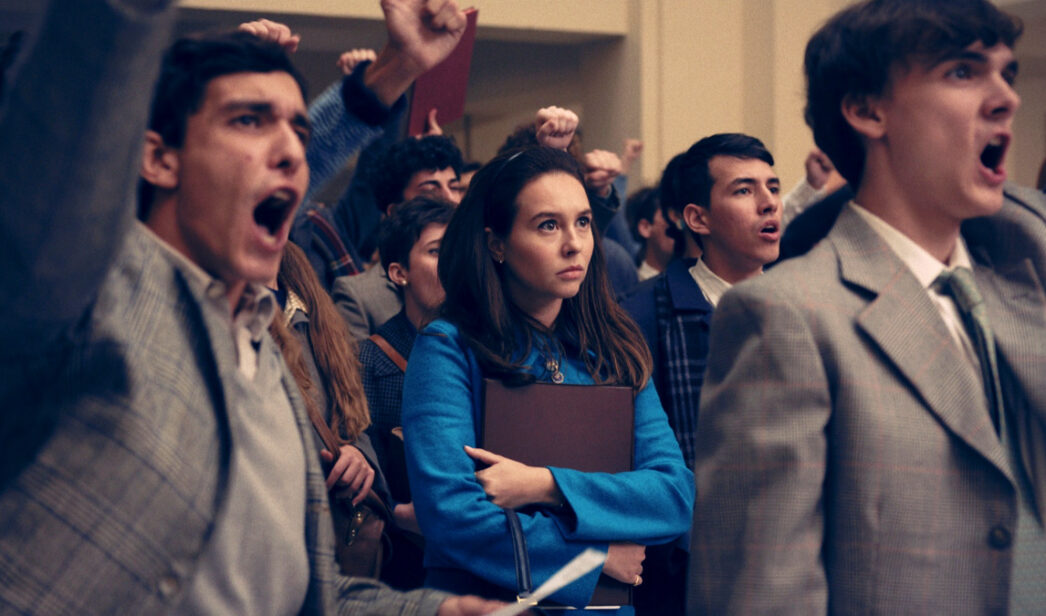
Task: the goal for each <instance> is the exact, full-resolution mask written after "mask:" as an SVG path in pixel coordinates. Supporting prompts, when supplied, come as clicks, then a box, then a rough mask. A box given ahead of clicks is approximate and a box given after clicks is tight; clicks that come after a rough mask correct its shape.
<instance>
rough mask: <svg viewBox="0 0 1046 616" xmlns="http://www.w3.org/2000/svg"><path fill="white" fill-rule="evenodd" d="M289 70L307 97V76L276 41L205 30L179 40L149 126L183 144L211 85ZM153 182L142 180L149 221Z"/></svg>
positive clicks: (143, 212)
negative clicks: (230, 77)
mask: <svg viewBox="0 0 1046 616" xmlns="http://www.w3.org/2000/svg"><path fill="white" fill-rule="evenodd" d="M275 72H284V73H288V74H289V75H290V76H291V77H293V78H294V81H295V82H297V84H298V87H299V88H300V89H301V96H302V99H305V100H308V88H307V86H306V84H305V78H304V77H302V75H301V73H299V72H298V69H296V68H295V67H294V64H292V63H291V60H290V57H288V56H287V52H286V51H284V49H283V48H282V47H281V46H280V45H279V44H277V43H274V42H271V41H265V40H262V39H260V38H258V37H257V36H254V35H253V34H250V33H247V32H241V31H233V32H220V33H206V34H202V35H197V36H191V37H185V38H181V39H178V40H177V41H175V42H174V44H173V45H171V47H170V48H169V49H168V50H167V53H166V54H164V57H163V62H162V64H161V65H160V75H159V77H158V78H157V81H156V89H155V91H154V92H153V102H152V108H151V110H150V113H149V129H151V130H154V131H156V132H157V133H159V135H160V137H162V138H163V142H164V144H165V145H167V146H170V147H175V148H177V147H181V146H182V144H183V143H184V142H185V129H186V125H187V123H188V120H189V116H191V115H192V114H194V113H196V112H197V111H199V110H200V106H201V105H202V104H203V100H204V93H205V92H206V91H207V86H208V85H209V84H210V83H211V81H213V80H214V79H216V78H218V77H222V76H224V75H231V74H233V73H275ZM153 192H154V189H153V186H152V184H149V183H148V182H146V181H144V180H140V181H139V182H138V217H139V218H140V219H143V220H144V219H145V218H146V217H147V216H148V213H149V208H150V207H151V206H152V200H153Z"/></svg>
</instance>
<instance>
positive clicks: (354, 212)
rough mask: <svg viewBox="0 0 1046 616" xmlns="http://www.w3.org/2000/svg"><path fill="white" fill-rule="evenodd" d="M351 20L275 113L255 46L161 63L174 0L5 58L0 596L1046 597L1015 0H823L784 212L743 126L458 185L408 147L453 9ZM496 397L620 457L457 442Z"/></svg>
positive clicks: (517, 164) (45, 602) (762, 151)
mask: <svg viewBox="0 0 1046 616" xmlns="http://www.w3.org/2000/svg"><path fill="white" fill-rule="evenodd" d="M382 8H383V11H384V15H385V23H386V27H387V36H388V40H387V44H386V45H385V47H383V48H382V49H380V50H379V51H377V52H375V51H370V50H359V49H357V50H352V51H349V52H346V53H345V54H343V55H342V56H341V57H340V58H338V60H337V65H338V66H339V67H340V69H341V71H342V74H341V76H340V78H339V79H337V80H336V81H335V82H334V83H333V84H331V85H330V86H329V87H328V88H326V89H325V90H324V91H323V92H322V93H320V94H319V95H318V96H317V97H316V98H315V99H313V100H312V103H311V104H309V105H306V101H307V100H308V95H307V91H306V86H305V83H304V80H303V79H302V78H301V75H300V73H299V72H298V71H297V69H296V68H295V66H294V64H293V61H292V56H293V53H294V51H295V50H296V49H297V47H298V45H299V43H300V38H299V37H298V36H297V35H296V34H294V33H293V32H292V30H291V29H290V28H288V27H287V26H285V25H283V24H280V23H276V22H273V21H269V20H264V19H263V20H258V21H254V22H249V23H245V24H242V25H240V26H239V27H238V28H234V29H232V30H230V31H228V32H217V33H203V34H199V35H193V36H189V37H184V38H180V39H177V40H175V41H173V42H171V40H170V38H171V31H172V26H173V23H174V20H175V17H176V10H175V7H174V2H173V0H89V1H85V0H50V1H49V2H47V3H46V5H45V7H43V15H42V17H41V20H40V22H39V24H38V25H39V29H38V31H36V32H33V33H31V34H30V35H29V36H28V38H26V37H25V36H24V35H21V34H20V35H19V36H18V37H16V39H12V43H11V44H10V45H9V46H8V47H7V48H5V49H4V51H3V54H2V57H3V58H4V61H3V63H2V65H0V70H2V73H0V135H3V139H2V140H0V185H2V186H4V187H5V189H6V193H7V197H6V198H5V200H4V202H3V205H2V206H0V254H3V257H4V258H3V263H4V266H3V267H2V268H0V284H2V288H3V289H6V290H7V292H6V299H7V301H6V302H5V318H3V319H0V323H2V324H3V325H2V326H0V349H2V351H0V358H2V359H0V366H2V373H3V375H4V376H3V378H2V379H0V402H2V404H3V411H2V412H0V613H20V614H52V613H53V614H68V613H77V614H95V613H98V614H101V613H179V614H294V613H307V614H313V613H320V614H330V613H339V614H340V613H346V614H379V615H381V614H440V615H444V616H447V615H454V614H460V615H469V614H487V613H491V612H493V611H495V610H498V609H500V608H503V607H505V606H507V605H508V604H510V603H513V602H515V601H517V600H521V601H524V602H527V593H528V592H529V591H530V590H531V589H532V586H531V581H530V578H531V577H532V578H533V580H534V582H535V583H534V584H533V586H537V585H539V584H541V583H542V582H544V581H545V580H547V579H549V578H550V577H552V575H553V574H554V573H555V572H556V571H557V570H559V569H560V568H562V567H563V566H564V565H566V564H567V563H568V562H570V561H571V560H572V559H573V558H574V557H576V556H578V555H580V554H582V553H583V552H585V551H586V550H588V549H590V548H591V549H595V550H597V551H598V552H600V553H601V554H602V556H601V558H602V564H601V566H599V567H597V568H596V569H594V570H592V571H590V572H588V573H585V574H583V575H581V576H580V577H577V578H576V579H573V580H572V581H570V582H569V583H566V584H565V585H564V586H563V587H562V588H560V589H558V590H557V591H556V592H554V593H553V594H552V595H551V596H550V597H549V598H548V599H547V600H546V601H547V602H543V603H541V604H539V605H530V604H528V607H529V609H530V610H531V612H532V613H544V612H545V611H546V610H557V609H562V608H563V607H568V608H576V609H581V610H585V609H586V608H589V609H590V610H593V611H595V610H599V612H600V613H603V612H606V611H608V610H609V611H610V613H621V614H638V615H640V616H660V615H666V616H671V615H682V614H712V615H718V614H736V613H745V614H748V613H801V614H810V613H832V614H835V613H870V614H895V613H913V614H922V613H948V614H996V613H1010V614H1034V613H1041V610H1042V606H1043V605H1046V585H1044V584H1043V582H1042V579H1041V573H1042V571H1043V570H1044V569H1043V567H1044V566H1046V527H1044V524H1043V520H1044V516H1046V382H1044V381H1043V379H1042V378H1041V368H1042V367H1043V366H1044V365H1046V287H1044V282H1043V281H1044V280H1046V197H1044V195H1043V194H1042V193H1041V192H1039V191H1037V190H1035V189H1028V188H1023V187H1020V186H1017V185H1015V184H1014V183H1012V182H1009V181H1007V176H1006V172H1005V159H1006V154H1007V152H1008V150H1009V149H1010V147H1011V142H1012V139H1013V135H1012V120H1013V117H1014V114H1015V113H1016V112H1017V109H1018V107H1019V106H1020V98H1019V97H1018V96H1017V94H1016V92H1015V90H1014V82H1015V79H1016V76H1017V72H1018V65H1017V61H1016V60H1015V57H1014V47H1015V45H1016V43H1017V41H1018V39H1019V38H1020V36H1021V31H1022V26H1021V23H1020V22H1019V21H1018V20H1017V19H1015V18H1013V17H1011V16H1009V15H1007V14H1006V13H1004V12H1002V11H1001V10H1000V9H998V8H997V7H995V6H994V5H993V4H991V3H990V2H989V1H988V0H917V1H916V0H862V1H860V2H857V3H855V4H851V5H849V6H847V7H845V8H843V9H842V10H840V11H839V12H838V13H837V14H835V15H834V16H833V17H831V18H830V19H829V20H828V21H827V22H826V23H825V24H824V25H823V26H822V27H821V28H820V29H819V30H818V31H817V32H816V33H815V34H814V35H813V36H812V38H811V39H810V41H809V43H808V45H807V48H806V54H805V58H804V70H805V73H806V79H807V105H806V112H805V120H806V122H807V124H808V125H809V126H810V128H811V130H812V133H813V138H814V141H815V143H816V144H817V148H816V149H814V150H813V151H811V152H810V154H809V156H808V157H807V159H806V161H805V167H806V174H805V177H804V178H803V179H802V180H801V181H800V182H799V183H798V185H797V186H796V187H795V188H793V189H792V190H791V191H789V192H788V193H787V194H784V193H783V191H782V185H781V181H780V179H779V178H778V176H777V174H776V172H775V171H774V157H773V155H772V154H771V152H770V150H769V149H768V148H767V146H766V144H764V143H763V142H762V141H761V140H760V139H759V138H758V137H757V136H752V135H746V134H741V133H728V132H722V133H717V134H713V135H708V136H695V138H696V139H695V141H694V143H693V145H692V146H690V147H689V148H688V149H687V150H686V151H684V152H681V153H679V154H677V155H676V156H674V157H673V158H672V159H671V160H670V161H669V162H668V163H667V165H666V166H665V168H664V170H663V171H662V173H661V174H660V179H659V181H658V182H657V184H656V185H654V186H638V185H636V184H637V183H636V182H634V181H631V182H630V176H632V177H633V178H634V174H630V173H629V171H630V168H631V166H632V164H633V163H634V162H635V160H636V159H637V158H638V157H639V156H640V155H641V152H642V142H641V141H639V140H637V139H628V140H626V141H625V142H624V144H623V147H622V150H621V152H620V154H617V153H614V152H609V151H605V150H591V151H587V152H586V151H585V150H584V149H583V147H582V145H581V141H580V130H579V122H580V119H579V117H578V115H577V114H576V113H575V112H573V111H571V110H569V109H565V108H561V107H557V106H549V107H545V108H542V109H539V110H537V111H536V112H535V114H534V118H533V120H532V121H530V122H527V123H525V124H523V125H521V126H519V127H518V128H517V129H516V130H515V131H514V132H513V133H512V134H510V135H508V136H506V139H505V142H504V145H503V146H502V147H501V148H500V150H499V151H498V153H497V154H496V156H495V157H494V158H493V159H492V160H490V161H488V162H485V163H480V162H472V161H468V160H466V158H465V157H464V156H463V155H462V152H461V151H460V149H459V148H458V146H457V144H456V143H455V141H454V139H452V138H449V137H447V136H445V135H444V134H443V133H442V130H441V128H440V127H439V125H438V122H437V120H438V118H437V117H435V115H434V114H430V116H429V122H428V130H427V131H426V133H425V134H423V135H419V136H409V137H404V136H402V135H400V134H399V133H398V132H397V128H396V127H397V126H399V125H400V124H401V122H400V120H401V118H402V115H403V114H404V112H405V107H406V103H405V96H404V94H405V92H406V91H407V89H408V88H409V87H410V85H411V84H412V83H413V81H414V80H415V79H416V78H417V77H418V76H420V75H421V74H423V73H425V72H426V71H427V70H428V69H430V68H432V67H433V66H435V65H437V64H439V63H440V62H441V61H442V60H443V59H444V58H445V57H446V56H447V55H448V54H449V53H450V52H451V51H452V50H453V49H454V48H455V46H456V45H457V43H458V41H459V39H460V38H461V36H462V33H463V31H464V29H465V23H466V18H465V15H464V13H463V12H462V11H461V10H460V8H459V7H458V5H457V3H456V2H455V1H454V0H428V1H422V0H384V1H383V2H382ZM84 24H90V27H83V26H84ZM23 39H26V40H23ZM26 41H28V42H26ZM70 58H75V59H76V61H75V62H70V61H69V60H70ZM143 136H144V139H143ZM697 137H699V138H697ZM353 159H354V160H355V161H356V162H355V170H354V175H353V178H352V181H351V183H350V185H349V187H348V189H347V190H346V192H345V193H344V196H343V197H342V198H341V199H340V200H338V201H337V202H336V203H333V204H321V203H317V202H316V201H315V200H314V196H315V195H316V194H318V193H319V191H320V189H322V188H323V186H324V185H326V183H327V182H328V181H329V180H330V179H331V178H332V176H333V175H334V174H336V173H338V172H339V170H341V169H343V168H344V167H345V166H346V165H347V163H348V162H349V161H350V160H353ZM491 382H500V383H501V384H504V385H506V386H508V387H509V388H512V389H515V388H519V391H523V390H525V388H530V387H537V386H544V385H550V386H551V387H552V388H553V389H552V390H551V391H553V392H555V391H563V390H556V389H555V387H556V386H564V387H567V386H583V387H582V389H584V390H585V391H586V392H595V391H597V390H595V389H589V388H590V387H591V388H597V387H607V388H613V387H616V388H624V389H625V390H626V391H628V392H630V397H631V400H632V407H631V413H632V415H631V418H630V419H629V420H628V422H629V424H630V434H631V437H630V439H631V444H630V456H629V457H630V459H631V464H630V468H631V470H628V471H623V472H597V471H593V470H580V469H577V468H568V467H560V466H555V465H548V466H545V465H541V464H533V463H531V464H527V463H525V462H524V461H520V460H517V459H513V458H512V457H506V456H505V455H503V452H499V451H497V450H496V449H493V448H489V449H488V448H485V447H484V442H483V429H484V417H485V413H486V409H485V404H486V402H485V394H486V389H487V388H488V387H489V386H490V385H489V384H490V383H491ZM552 395H556V394H552ZM570 412H571V409H570V408H562V409H561V413H562V417H563V421H565V422H569V421H570ZM602 418H603V415H600V419H602ZM609 421H610V420H609V419H608V422H609ZM592 438H593V439H595V449H597V450H598V448H599V446H600V441H599V440H598V439H599V438H600V437H599V436H598V435H595V434H594V435H593V437H592ZM557 446H559V447H571V443H562V444H557ZM605 588H616V589H621V590H623V592H624V594H623V595H621V594H618V595H614V596H616V597H624V599H620V600H615V602H613V603H612V604H609V605H608V604H606V603H605V602H602V600H601V599H599V600H597V597H599V596H602V595H601V594H600V593H601V592H602V590H604V589H605Z"/></svg>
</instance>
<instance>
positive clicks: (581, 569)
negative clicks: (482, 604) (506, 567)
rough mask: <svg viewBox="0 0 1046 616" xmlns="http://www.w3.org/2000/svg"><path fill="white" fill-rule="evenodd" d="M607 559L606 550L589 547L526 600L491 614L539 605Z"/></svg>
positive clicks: (503, 615) (503, 614)
mask: <svg viewBox="0 0 1046 616" xmlns="http://www.w3.org/2000/svg"><path fill="white" fill-rule="evenodd" d="M606 559H607V554H606V552H600V551H599V550H594V549H592V548H588V549H586V550H585V551H584V552H582V553H580V554H578V555H577V556H575V557H574V559H573V560H571V561H570V562H568V563H567V564H565V565H563V568H562V569H560V570H559V571H556V572H555V573H553V574H552V577H550V578H548V580H547V581H546V582H545V583H544V584H542V585H541V586H538V588H537V590H535V591H534V594H532V595H530V596H529V597H527V600H526V601H521V602H519V603H513V604H511V605H506V606H505V607H503V608H501V609H500V610H498V611H496V612H492V613H491V614H490V615H489V616H514V615H515V614H519V613H520V612H524V611H526V610H528V609H530V608H531V607H533V606H535V605H537V604H538V602H539V601H541V600H542V599H544V598H545V597H548V596H549V595H551V594H552V593H554V592H556V591H557V590H559V589H560V588H563V587H564V586H566V585H567V584H570V583H571V582H573V581H574V580H576V579H578V578H579V577H581V576H583V575H585V574H586V573H588V572H589V571H592V570H593V569H595V568H596V567H599V566H601V565H602V564H603V561H605V560H606Z"/></svg>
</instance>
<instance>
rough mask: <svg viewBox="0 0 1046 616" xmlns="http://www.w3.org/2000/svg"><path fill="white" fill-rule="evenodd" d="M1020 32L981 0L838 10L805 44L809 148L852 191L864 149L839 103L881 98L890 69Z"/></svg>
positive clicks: (1009, 39) (887, 1)
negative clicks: (811, 137) (826, 160)
mask: <svg viewBox="0 0 1046 616" xmlns="http://www.w3.org/2000/svg"><path fill="white" fill-rule="evenodd" d="M1021 31H1022V25H1021V22H1020V20H1019V19H1017V18H1015V17H1012V16H1010V15H1007V14H1006V13H1003V12H1002V11H1000V10H999V9H998V8H996V7H995V6H994V5H993V4H992V3H991V2H989V1H988V0H865V1H864V2H860V3H858V4H855V5H853V6H850V7H848V8H846V9H844V10H842V11H840V12H839V13H837V14H836V15H835V16H834V17H832V18H831V19H830V20H829V21H828V22H827V23H825V25H824V26H822V27H821V29H820V30H818V31H817V32H816V33H815V34H814V35H813V36H812V37H811V38H810V42H809V43H807V45H806V56H805V61H804V68H805V71H806V87H807V90H806V111H805V117H806V123H807V124H808V125H809V126H810V128H811V129H813V134H814V141H815V142H816V143H817V147H819V148H821V150H822V151H823V152H824V153H825V154H827V155H828V157H829V158H831V159H832V163H833V164H834V165H835V167H836V169H838V170H839V173H840V174H842V176H843V177H844V178H846V180H847V181H848V182H849V183H850V185H851V186H853V187H854V189H855V190H856V189H857V187H858V186H859V185H860V182H861V176H862V174H863V172H864V162H865V152H864V147H863V145H862V143H861V139H860V138H859V136H858V134H857V132H856V131H854V129H853V127H851V126H850V124H849V122H847V121H846V119H845V118H844V117H843V115H842V112H841V107H842V103H843V101H844V100H846V99H847V98H851V99H856V100H860V99H864V98H867V97H875V96H879V95H882V94H884V93H887V92H889V87H890V75H891V71H893V70H895V69H896V68H898V67H899V68H902V69H907V68H909V67H910V66H911V63H912V62H918V63H920V64H923V65H925V66H927V67H931V66H934V65H936V64H937V63H939V62H941V61H942V60H943V59H945V58H947V57H949V56H951V55H953V54H955V53H956V52H958V51H961V50H963V49H965V48H966V47H969V46H970V45H971V44H973V43H975V42H977V41H980V42H982V43H983V44H984V45H985V46H987V47H991V46H993V45H996V44H997V43H1000V42H1001V43H1003V44H1004V45H1006V46H1008V47H1013V46H1014V44H1015V43H1016V42H1017V39H1019V38H1020V35H1021Z"/></svg>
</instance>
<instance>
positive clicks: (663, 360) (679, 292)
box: [622, 259, 712, 468]
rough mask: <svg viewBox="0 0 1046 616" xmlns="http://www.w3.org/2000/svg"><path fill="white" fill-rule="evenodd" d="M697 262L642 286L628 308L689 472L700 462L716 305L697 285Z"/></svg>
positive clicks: (672, 267) (680, 263)
mask: <svg viewBox="0 0 1046 616" xmlns="http://www.w3.org/2000/svg"><path fill="white" fill-rule="evenodd" d="M691 265H693V260H681V259H677V260H675V261H673V262H671V263H670V264H669V265H668V268H667V269H666V270H665V273H663V274H661V275H660V276H657V277H656V278H652V279H651V280H649V281H647V282H645V283H644V284H642V285H640V286H639V288H638V289H637V290H636V292H635V293H634V294H633V295H631V296H630V297H629V298H628V299H626V300H625V301H624V302H622V306H624V308H625V309H626V310H628V311H629V313H630V314H631V315H632V318H634V319H635V320H636V322H637V323H638V324H639V326H640V329H641V330H642V331H643V335H644V336H645V337H646V339H647V344H648V345H649V346H650V353H651V355H653V357H654V386H655V387H656V388H657V392H658V394H659V395H660V396H661V404H662V406H664V408H665V413H666V414H667V415H668V423H669V425H671V426H672V431H673V432H674V433H675V435H676V440H677V441H679V447H680V449H682V450H683V459H684V460H686V463H687V466H688V468H693V465H694V458H695V453H696V449H695V429H696V428H697V408H698V400H699V398H700V396H701V384H702V383H703V382H704V376H705V366H706V364H707V358H708V336H709V323H710V321H711V317H712V305H711V304H709V303H708V300H706V299H705V296H704V294H703V293H702V292H701V289H700V287H698V286H697V283H696V282H694V278H693V276H691V275H690V272H689V269H690V266H691Z"/></svg>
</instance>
